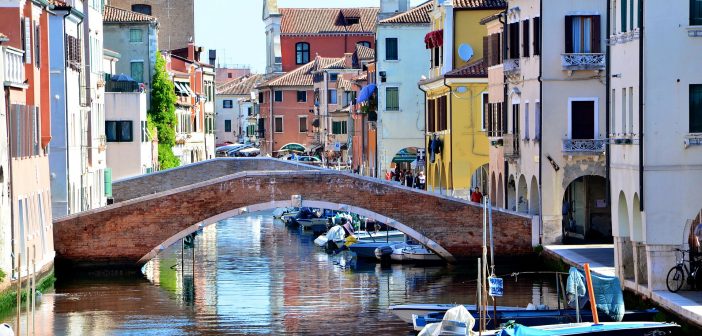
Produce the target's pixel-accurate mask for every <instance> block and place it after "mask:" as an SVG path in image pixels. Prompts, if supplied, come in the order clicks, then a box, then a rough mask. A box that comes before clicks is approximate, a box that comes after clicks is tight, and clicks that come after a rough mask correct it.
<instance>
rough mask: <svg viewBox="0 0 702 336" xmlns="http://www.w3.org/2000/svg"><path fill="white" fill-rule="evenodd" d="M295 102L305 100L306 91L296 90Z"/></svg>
mask: <svg viewBox="0 0 702 336" xmlns="http://www.w3.org/2000/svg"><path fill="white" fill-rule="evenodd" d="M297 102H298V103H304V102H307V91H297Z"/></svg>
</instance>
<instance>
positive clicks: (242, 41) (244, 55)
mask: <svg viewBox="0 0 702 336" xmlns="http://www.w3.org/2000/svg"><path fill="white" fill-rule="evenodd" d="M424 1H425V0H411V4H412V6H416V5H418V4H420V3H423V2H424ZM379 6H380V0H278V7H379ZM262 13H263V0H199V1H196V2H195V44H197V45H198V46H202V47H204V48H205V49H216V50H217V58H218V60H217V62H218V63H226V64H242V65H247V66H250V67H251V69H252V70H253V71H254V72H257V73H261V72H263V71H264V69H265V67H266V46H265V44H266V35H265V31H264V29H265V27H264V26H263V20H262V19H261V15H262Z"/></svg>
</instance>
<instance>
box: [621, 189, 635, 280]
mask: <svg viewBox="0 0 702 336" xmlns="http://www.w3.org/2000/svg"><path fill="white" fill-rule="evenodd" d="M629 225H630V224H629V206H628V204H627V202H626V196H625V195H624V192H623V191H621V192H619V200H618V202H617V229H618V230H619V232H618V236H619V237H621V244H619V248H620V250H621V251H619V259H620V260H619V265H620V266H619V269H620V270H621V275H622V276H623V277H624V279H626V280H631V281H634V279H635V278H634V246H633V245H632V243H631V239H630V234H629V232H630V229H629Z"/></svg>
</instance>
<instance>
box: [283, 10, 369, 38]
mask: <svg viewBox="0 0 702 336" xmlns="http://www.w3.org/2000/svg"><path fill="white" fill-rule="evenodd" d="M379 11H380V9H378V8H372V7H366V8H352V9H351V8H280V14H281V15H282V16H283V18H282V20H281V23H280V26H281V27H280V32H281V34H321V33H369V34H373V33H374V32H375V25H376V19H377V16H378V12H379ZM356 12H357V13H358V14H357V15H358V16H359V17H360V20H359V21H360V22H359V23H357V24H351V25H345V24H344V22H345V21H344V17H345V16H344V14H343V13H350V14H348V15H356V14H355V13H356ZM347 17H348V16H347Z"/></svg>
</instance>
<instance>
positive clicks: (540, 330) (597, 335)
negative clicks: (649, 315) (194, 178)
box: [483, 322, 680, 336]
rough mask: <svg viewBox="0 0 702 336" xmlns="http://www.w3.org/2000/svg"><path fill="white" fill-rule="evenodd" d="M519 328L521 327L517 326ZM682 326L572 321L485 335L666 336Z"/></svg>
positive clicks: (651, 323)
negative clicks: (570, 322)
mask: <svg viewBox="0 0 702 336" xmlns="http://www.w3.org/2000/svg"><path fill="white" fill-rule="evenodd" d="M517 328H518V329H519V327H517ZM679 329H680V326H679V325H677V324H674V323H661V322H604V323H600V324H596V325H595V324H592V323H572V324H556V325H546V326H534V327H526V328H521V330H519V331H518V332H517V331H515V329H508V330H506V331H494V332H489V333H483V335H495V336H512V335H523V336H531V335H534V336H536V335H538V336H576V335H577V336H580V335H592V336H665V335H672V334H673V333H675V332H676V331H677V330H679Z"/></svg>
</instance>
